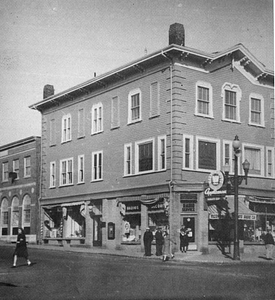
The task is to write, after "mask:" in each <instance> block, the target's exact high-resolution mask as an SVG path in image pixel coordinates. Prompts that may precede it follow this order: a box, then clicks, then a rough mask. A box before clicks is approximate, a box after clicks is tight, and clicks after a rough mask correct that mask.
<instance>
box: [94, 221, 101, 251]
mask: <svg viewBox="0 0 275 300" xmlns="http://www.w3.org/2000/svg"><path fill="white" fill-rule="evenodd" d="M101 219H102V217H101V216H94V217H93V228H94V230H93V246H102V226H101V225H102V221H101Z"/></svg>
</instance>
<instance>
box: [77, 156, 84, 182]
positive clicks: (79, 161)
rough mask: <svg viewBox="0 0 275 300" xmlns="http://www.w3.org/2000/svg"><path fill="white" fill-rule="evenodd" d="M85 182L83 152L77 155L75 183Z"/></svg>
mask: <svg viewBox="0 0 275 300" xmlns="http://www.w3.org/2000/svg"><path fill="white" fill-rule="evenodd" d="M81 158H83V180H81V173H80V166H81ZM84 182H85V160H84V154H82V155H78V164H77V183H84Z"/></svg>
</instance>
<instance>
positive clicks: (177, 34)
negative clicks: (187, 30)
mask: <svg viewBox="0 0 275 300" xmlns="http://www.w3.org/2000/svg"><path fill="white" fill-rule="evenodd" d="M184 37H185V34H184V27H183V25H182V24H179V23H174V24H172V25H170V28H169V45H171V44H177V45H180V46H185V39H184Z"/></svg>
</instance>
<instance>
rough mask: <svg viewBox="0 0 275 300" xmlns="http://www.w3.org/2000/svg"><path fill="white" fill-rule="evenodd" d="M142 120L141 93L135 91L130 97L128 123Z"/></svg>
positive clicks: (137, 90) (138, 90)
mask: <svg viewBox="0 0 275 300" xmlns="http://www.w3.org/2000/svg"><path fill="white" fill-rule="evenodd" d="M140 120H141V91H140V89H136V90H133V91H131V92H130V93H129V96H128V123H134V122H138V121H140Z"/></svg>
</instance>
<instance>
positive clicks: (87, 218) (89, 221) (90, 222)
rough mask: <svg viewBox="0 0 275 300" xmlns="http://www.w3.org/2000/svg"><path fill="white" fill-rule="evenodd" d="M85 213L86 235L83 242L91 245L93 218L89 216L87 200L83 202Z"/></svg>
mask: <svg viewBox="0 0 275 300" xmlns="http://www.w3.org/2000/svg"><path fill="white" fill-rule="evenodd" d="M85 206H86V209H85V210H86V213H85V221H86V236H85V244H86V245H88V246H91V247H92V246H93V220H92V218H91V216H90V212H89V206H88V202H87V201H86V202H85Z"/></svg>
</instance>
